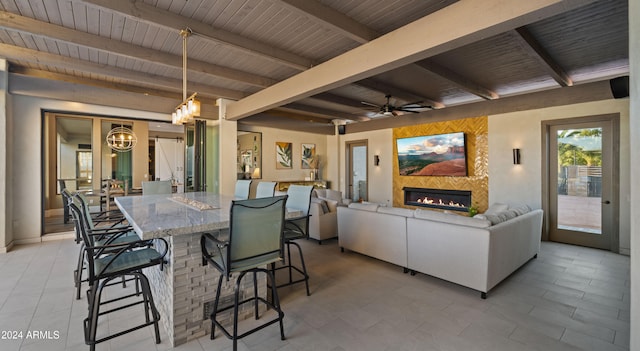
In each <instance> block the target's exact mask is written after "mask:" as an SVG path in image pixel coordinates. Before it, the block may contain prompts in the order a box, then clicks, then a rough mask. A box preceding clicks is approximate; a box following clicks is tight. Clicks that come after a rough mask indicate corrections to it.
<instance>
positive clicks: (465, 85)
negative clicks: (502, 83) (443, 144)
mask: <svg viewBox="0 0 640 351" xmlns="http://www.w3.org/2000/svg"><path fill="white" fill-rule="evenodd" d="M279 1H280V3H282V4H286V5H288V7H289V8H291V9H293V10H296V11H297V12H298V13H300V14H303V15H306V16H309V17H313V18H315V19H316V20H318V21H321V22H323V23H324V24H325V25H328V26H330V27H331V28H333V29H334V30H338V31H339V32H341V33H342V34H343V35H345V36H346V37H348V38H351V39H353V40H355V41H357V42H359V43H361V44H364V43H367V42H370V41H371V40H374V39H375V38H377V37H379V36H380V33H378V32H376V31H375V30H373V29H371V28H369V27H367V26H365V25H363V24H361V23H359V22H357V21H355V20H354V19H352V18H350V17H348V16H345V15H344V14H342V13H341V12H338V11H336V10H334V9H332V8H330V7H327V6H324V5H323V4H320V3H319V2H317V1H315V0H279ZM415 66H417V67H419V68H420V69H425V70H428V71H430V72H431V73H433V74H436V75H438V76H440V77H441V78H444V79H446V80H448V81H450V82H452V83H454V84H455V85H457V86H458V87H459V88H461V89H463V90H466V91H467V92H469V93H471V94H474V95H477V96H479V97H481V98H483V99H486V100H493V99H497V98H498V94H496V93H495V92H493V91H491V90H489V89H487V88H485V87H483V86H482V85H480V84H478V83H475V82H472V81H471V80H470V79H468V78H466V77H463V76H461V75H460V74H458V73H456V72H453V71H451V70H450V69H448V68H446V67H443V66H441V65H438V64H436V63H435V62H429V61H423V62H422V63H417V64H415ZM418 100H424V101H430V104H431V105H441V107H444V105H442V104H441V103H436V102H435V101H434V99H430V98H427V97H421V98H418ZM412 101H417V100H412Z"/></svg>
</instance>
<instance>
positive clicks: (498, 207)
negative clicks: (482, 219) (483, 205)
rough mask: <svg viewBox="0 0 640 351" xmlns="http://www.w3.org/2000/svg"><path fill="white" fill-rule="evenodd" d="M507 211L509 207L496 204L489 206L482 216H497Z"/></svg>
mask: <svg viewBox="0 0 640 351" xmlns="http://www.w3.org/2000/svg"><path fill="white" fill-rule="evenodd" d="M508 209H509V205H507V204H501V203H499V202H496V203H494V204H492V205H491V206H489V208H488V209H487V210H486V211H485V212H484V214H487V215H495V214H498V213H499V212H502V211H506V210H508Z"/></svg>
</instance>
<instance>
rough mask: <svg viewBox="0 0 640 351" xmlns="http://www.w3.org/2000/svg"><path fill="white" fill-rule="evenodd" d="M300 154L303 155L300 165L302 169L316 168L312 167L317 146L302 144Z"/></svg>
mask: <svg viewBox="0 0 640 351" xmlns="http://www.w3.org/2000/svg"><path fill="white" fill-rule="evenodd" d="M300 154H301V155H302V160H301V161H302V162H301V165H300V167H301V168H302V169H311V168H316V167H312V166H313V165H312V163H313V160H314V159H315V156H316V144H302V152H301V153H300Z"/></svg>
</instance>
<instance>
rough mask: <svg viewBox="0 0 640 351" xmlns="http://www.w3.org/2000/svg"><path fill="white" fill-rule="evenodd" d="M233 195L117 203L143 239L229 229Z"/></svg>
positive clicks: (198, 194)
mask: <svg viewBox="0 0 640 351" xmlns="http://www.w3.org/2000/svg"><path fill="white" fill-rule="evenodd" d="M233 199H234V198H233V196H223V195H217V194H211V193H205V192H196V193H184V194H160V195H144V196H124V197H117V198H116V200H115V201H116V204H117V205H118V207H119V208H120V210H121V211H122V213H123V214H124V215H125V217H126V218H127V220H128V221H129V223H130V224H131V225H132V226H133V227H134V229H135V230H136V232H137V233H138V235H140V237H141V238H142V239H151V238H159V237H166V236H172V235H182V234H193V233H200V232H207V231H215V230H219V229H224V228H228V227H229V208H230V206H231V201H232V200H233Z"/></svg>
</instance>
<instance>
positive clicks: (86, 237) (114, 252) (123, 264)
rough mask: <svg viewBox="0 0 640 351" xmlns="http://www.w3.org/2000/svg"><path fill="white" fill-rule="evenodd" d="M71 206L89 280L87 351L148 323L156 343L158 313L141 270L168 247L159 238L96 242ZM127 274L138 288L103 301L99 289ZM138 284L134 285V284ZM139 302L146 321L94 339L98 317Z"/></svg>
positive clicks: (161, 258)
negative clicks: (112, 305) (109, 305)
mask: <svg viewBox="0 0 640 351" xmlns="http://www.w3.org/2000/svg"><path fill="white" fill-rule="evenodd" d="M70 209H71V212H72V213H74V214H75V218H76V219H77V220H79V222H80V223H79V226H80V228H81V231H80V232H81V235H82V240H83V243H84V250H85V251H86V254H85V258H86V261H87V275H88V278H87V281H88V283H89V291H88V292H87V300H88V303H89V313H88V316H87V318H86V319H85V320H84V322H83V324H84V337H85V343H86V344H87V345H89V348H90V351H94V350H95V346H96V344H98V343H100V342H103V341H107V340H110V339H112V338H115V337H118V336H121V335H124V334H126V333H130V332H132V331H135V330H138V329H140V328H143V327H146V326H150V325H153V326H154V330H155V339H156V344H159V343H160V329H159V326H158V321H159V320H160V314H159V313H158V310H157V308H156V306H155V304H154V302H153V295H152V293H151V288H150V286H149V280H148V279H147V277H146V276H145V275H144V274H143V273H142V269H144V268H148V267H152V266H156V265H161V264H163V263H164V256H165V255H166V254H167V250H168V245H167V242H166V241H165V240H164V239H161V238H160V239H154V240H137V241H131V242H126V243H116V242H115V240H112V241H109V239H107V242H106V243H104V244H98V243H97V241H96V240H95V236H94V235H91V234H90V233H89V232H88V231H87V223H86V222H87V217H86V216H85V215H84V213H83V211H82V210H81V209H80V208H79V207H78V206H77V203H71V204H70ZM154 242H155V243H156V244H157V243H162V246H163V250H162V252H160V251H158V250H156V249H155V248H153V246H154ZM126 276H132V277H133V279H135V280H136V282H139V283H140V287H141V291H139V290H138V289H137V288H136V291H135V292H134V293H131V294H128V295H125V296H121V297H117V298H113V299H110V300H106V301H103V300H102V292H103V290H104V288H105V287H107V286H110V285H113V284H112V283H111V281H112V280H114V279H117V278H121V277H122V278H123V279H124V277H126ZM137 286H138V285H137V284H136V287H137ZM140 295H141V296H140ZM136 297H138V298H139V299H138V300H137V301H133V302H129V301H130V299H131V298H136ZM140 297H141V298H140ZM123 300H127V302H128V303H127V304H125V305H121V304H118V305H119V306H117V307H113V308H111V309H108V310H106V311H101V306H104V305H107V304H111V303H114V302H119V301H123ZM139 304H143V305H144V311H145V322H143V323H141V324H139V325H137V326H134V327H131V328H128V329H126V330H122V331H119V332H116V333H112V334H111V335H108V336H105V337H103V338H101V339H96V333H97V328H98V319H99V317H101V316H104V315H106V314H109V313H113V312H116V311H120V310H122V309H125V308H128V307H133V306H136V305H139Z"/></svg>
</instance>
